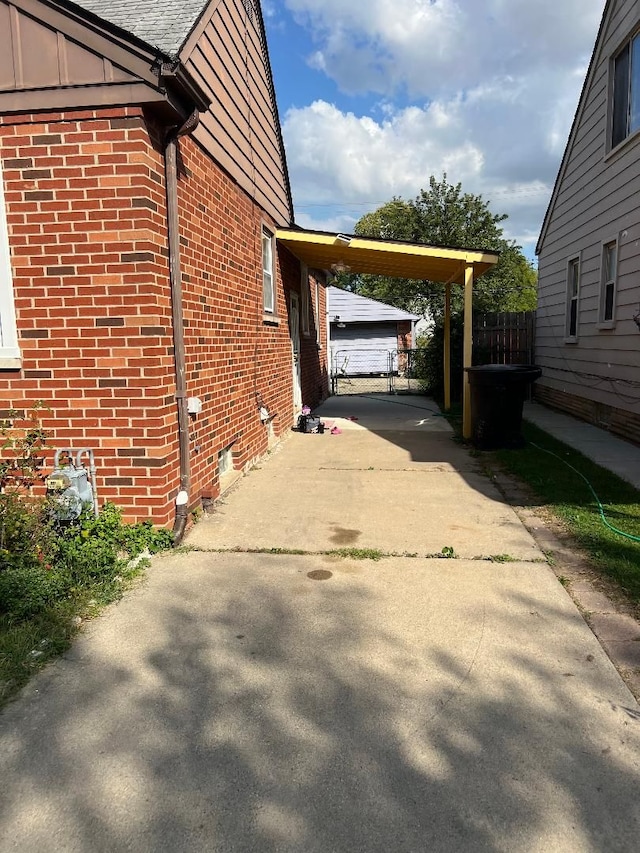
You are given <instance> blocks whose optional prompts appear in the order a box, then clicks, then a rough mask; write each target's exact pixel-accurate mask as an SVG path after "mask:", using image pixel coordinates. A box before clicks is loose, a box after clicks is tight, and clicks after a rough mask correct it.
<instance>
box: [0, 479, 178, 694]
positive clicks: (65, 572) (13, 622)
mask: <svg viewBox="0 0 640 853" xmlns="http://www.w3.org/2000/svg"><path fill="white" fill-rule="evenodd" d="M171 544H172V536H171V533H170V532H169V531H167V530H161V529H156V528H154V527H153V526H152V524H151V522H150V521H145V522H140V523H138V524H125V523H124V522H123V521H122V516H121V513H120V511H119V510H118V509H117V507H115V506H114V505H113V504H109V503H107V504H105V505H104V506H103V508H102V509H101V511H100V514H99V516H98V517H97V518H96V517H95V515H94V514H93V512H91V511H84V512H83V514H82V515H81V516H80V518H78V519H76V520H74V521H69V522H60V521H58V520H56V515H55V512H54V511H52V507H51V504H50V502H49V501H47V500H46V499H42V498H32V497H29V496H28V495H24V494H18V493H15V492H13V493H11V492H10V493H5V494H0V706H1V705H2V704H3V703H4V702H6V701H7V699H9V698H10V697H11V696H12V695H14V694H15V692H16V691H17V690H18V689H19V688H20V687H22V686H23V685H24V684H25V683H26V682H27V680H28V679H29V677H30V676H31V675H32V673H33V672H34V671H36V670H38V669H40V668H41V667H42V665H43V664H44V663H46V662H47V661H48V660H49V659H50V658H52V657H54V656H55V655H58V654H60V653H61V652H62V651H64V650H65V649H66V648H68V646H69V643H70V640H71V638H72V636H73V635H74V633H75V632H76V631H77V630H78V627H79V626H80V624H81V623H82V621H83V620H84V619H87V618H89V617H91V616H95V615H96V614H97V613H99V612H100V610H101V609H102V608H103V607H104V606H105V605H106V604H109V603H110V602H112V601H115V600H117V599H119V598H120V597H121V596H122V593H123V590H124V589H126V588H127V586H128V585H129V584H130V583H131V581H132V579H133V578H135V577H136V575H138V574H140V572H141V571H142V569H143V567H144V565H145V559H144V557H145V555H147V554H153V553H157V552H158V551H160V550H163V549H165V548H169V547H171ZM136 558H138V559H136Z"/></svg>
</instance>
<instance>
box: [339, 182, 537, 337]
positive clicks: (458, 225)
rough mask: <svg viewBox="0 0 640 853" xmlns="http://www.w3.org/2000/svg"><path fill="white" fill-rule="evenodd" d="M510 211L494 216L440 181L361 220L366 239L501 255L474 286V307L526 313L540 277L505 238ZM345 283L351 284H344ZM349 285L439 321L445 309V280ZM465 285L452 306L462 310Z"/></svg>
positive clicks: (456, 290)
mask: <svg viewBox="0 0 640 853" xmlns="http://www.w3.org/2000/svg"><path fill="white" fill-rule="evenodd" d="M506 218H507V216H506V214H494V213H492V212H491V210H490V209H489V203H488V202H486V201H485V200H484V199H483V198H482V196H477V195H472V194H471V193H463V191H462V185H461V184H459V183H458V184H456V185H452V184H449V183H448V182H447V176H446V174H445V175H443V177H442V180H440V181H437V180H436V179H435V177H433V176H431V178H430V179H429V189H428V190H425V189H422V190H420V192H419V193H418V195H417V196H416V198H415V199H412V200H410V201H405V200H403V199H401V198H393V199H392V200H391V201H389V202H387V203H386V204H384V205H382V207H379V208H378V209H377V210H374V211H373V212H372V213H367V214H365V215H364V216H363V217H362V218H361V219H360V220H359V221H358V223H357V224H356V227H355V233H356V234H358V235H359V236H362V237H378V238H382V239H391V240H401V241H408V242H419V243H427V244H429V245H432V246H440V247H446V248H451V249H458V248H466V249H484V250H488V251H492V252H498V253H500V260H499V261H498V263H497V265H496V266H495V267H494V269H492V270H491V271H490V272H488V273H486V274H485V275H484V276H482V277H481V278H479V279H478V280H477V281H476V282H475V284H474V308H475V309H476V310H478V311H482V312H485V311H526V310H530V309H533V308H535V305H536V282H537V275H536V272H535V270H534V269H533V267H532V266H531V264H530V263H529V262H528V261H527V259H526V258H525V256H524V255H523V254H522V251H521V249H520V247H519V246H517V245H516V244H515V243H514V242H513V241H510V240H507V239H506V238H505V237H504V230H503V228H502V227H501V223H502V222H504V220H505V219H506ZM345 284H346V282H345ZM346 286H347V287H348V288H349V289H351V290H354V291H356V292H357V293H361V294H362V295H364V296H371V297H372V298H374V299H379V300H380V301H381V302H387V303H389V304H391V305H395V306H397V307H398V308H403V309H404V310H407V311H413V312H415V313H418V314H424V315H427V314H429V315H431V316H432V317H433V318H434V319H435V320H436V321H437V320H438V319H439V318H440V317H441V316H442V314H443V311H444V287H443V286H442V284H441V283H433V282H428V281H413V280H409V279H392V278H387V277H385V276H376V275H360V276H351V277H350V281H349V283H348V284H346ZM462 299H463V295H462V289H461V288H460V287H453V288H452V310H453V312H454V313H455V312H458V311H460V310H461V309H462Z"/></svg>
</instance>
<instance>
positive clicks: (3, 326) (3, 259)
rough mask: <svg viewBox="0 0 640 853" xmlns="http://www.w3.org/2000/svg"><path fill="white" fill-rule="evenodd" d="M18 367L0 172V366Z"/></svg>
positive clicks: (16, 334) (9, 261)
mask: <svg viewBox="0 0 640 853" xmlns="http://www.w3.org/2000/svg"><path fill="white" fill-rule="evenodd" d="M1 367H20V349H19V347H18V330H17V327H16V309H15V305H14V301H13V276H12V273H11V258H10V255H9V231H8V228H7V210H6V207H5V201H4V181H3V180H2V173H1V172H0V368H1Z"/></svg>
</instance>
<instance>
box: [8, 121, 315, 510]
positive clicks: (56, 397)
mask: <svg viewBox="0 0 640 853" xmlns="http://www.w3.org/2000/svg"><path fill="white" fill-rule="evenodd" d="M156 136H158V134H157V133H156V132H155V129H154V126H153V124H152V123H150V122H149V121H148V120H145V117H144V115H143V113H142V111H141V110H138V109H120V110H100V111H88V112H82V113H78V112H77V113H68V114H58V115H51V114H47V115H41V116H20V117H5V118H3V119H2V124H1V126H0V156H1V158H2V165H3V173H4V181H5V193H6V204H7V216H8V226H9V234H10V245H11V258H12V268H13V276H14V282H13V283H14V293H15V298H16V312H17V318H18V333H19V343H20V347H21V349H22V355H23V365H22V370H21V371H3V372H2V376H1V377H0V408H2V409H9V408H17V409H25V408H28V407H29V406H30V405H31V404H32V403H33V402H34V401H35V400H43V401H44V402H45V403H46V404H47V405H48V406H49V407H50V408H51V414H50V415H47V416H46V417H45V420H44V426H45V428H46V429H47V430H48V431H49V433H50V435H51V437H52V438H51V444H52V445H53V446H54V447H66V446H68V445H72V446H74V447H84V446H86V447H91V448H93V449H94V450H95V453H96V461H97V465H98V486H99V490H100V498H101V499H110V500H113V501H115V502H116V503H118V504H119V505H121V506H122V507H123V508H124V510H125V514H126V516H127V517H128V518H131V519H134V518H143V517H147V516H148V515H152V516H153V517H154V519H155V520H156V521H157V522H158V523H160V524H169V523H170V522H171V520H172V517H173V499H174V497H175V494H176V492H177V488H178V442H177V417H176V404H175V399H174V392H175V378H174V364H173V349H172V344H173V341H172V329H171V301H170V290H169V276H168V261H167V257H168V250H167V233H166V202H165V184H164V167H163V157H162V152H161V150H160V146H159V145H158V144H157V142H154V140H155V137H156ZM181 153H182V158H183V165H184V168H183V170H182V176H181V180H180V191H179V195H180V204H181V218H180V226H181V253H182V261H183V271H184V296H185V312H184V319H185V349H186V358H187V367H188V375H187V385H188V393H189V395H190V396H198V397H200V398H201V399H202V400H203V404H204V408H203V412H202V414H200V415H198V416H195V417H194V419H193V421H192V424H191V426H192V428H191V434H190V443H191V451H192V453H191V460H192V478H193V487H194V488H193V490H192V498H193V500H194V501H197V499H198V498H199V497H200V496H202V495H207V496H212V497H215V495H216V494H217V490H218V482H217V463H218V459H217V458H218V453H219V451H220V450H222V449H223V448H224V447H227V446H228V445H229V444H233V450H234V464H235V465H236V466H237V467H242V466H243V465H244V464H246V463H247V462H248V461H250V460H251V459H253V458H256V457H257V456H260V455H261V454H262V453H264V452H265V450H266V449H267V443H268V434H267V432H268V428H267V427H266V426H265V425H263V424H262V423H261V422H260V419H259V417H258V405H257V404H258V401H259V400H262V402H264V404H265V405H266V406H267V407H268V408H269V410H270V412H271V413H272V414H273V415H274V419H273V428H274V430H275V432H276V434H282V433H283V432H285V431H286V430H288V429H289V427H290V426H291V422H292V399H291V344H290V340H289V332H288V325H287V300H286V291H287V289H290V288H296V287H298V288H299V286H300V272H299V268H297V261H295V259H292V258H291V257H290V256H289V257H288V258H287V259H286V261H285V260H283V259H282V258H280V262H281V263H280V264H279V271H278V288H277V293H278V314H279V318H280V323H279V325H269V326H267V325H265V324H264V323H263V322H262V312H261V299H262V295H261V294H262V273H261V267H262V264H261V246H260V229H261V223H262V213H261V211H260V210H259V209H258V208H257V207H256V206H255V205H254V204H253V203H252V202H251V200H250V199H249V198H248V197H247V196H246V195H245V194H244V193H243V192H241V191H240V190H239V188H238V187H237V186H236V185H235V184H234V183H233V182H232V181H231V180H230V178H229V177H228V176H226V175H225V174H224V173H223V172H222V171H221V170H220V169H218V168H217V167H216V166H215V164H213V163H212V162H211V161H210V160H208V159H207V158H206V157H205V155H204V154H203V153H202V152H201V151H200V149H199V148H198V147H197V146H196V145H195V144H194V143H193V142H192V141H191V140H190V139H186V140H182V142H181ZM268 224H269V223H268ZM280 267H281V269H280ZM296 268H297V269H296ZM317 352H318V351H317V349H316V362H318V359H317ZM316 369H317V371H318V372H319V373H321V372H322V368H321V367H320V365H319V362H318V363H317V365H316Z"/></svg>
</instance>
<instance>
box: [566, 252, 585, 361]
mask: <svg viewBox="0 0 640 853" xmlns="http://www.w3.org/2000/svg"><path fill="white" fill-rule="evenodd" d="M580 266H581V264H580V255H574V256H573V257H571V258H569V260H568V261H567V292H566V315H565V339H564V340H565V343H566V344H575V343H577V342H578V334H579V330H580ZM574 271H575V272H574ZM574 284H575V288H574ZM574 290H575V293H574ZM574 304H575V329H574V331H573V333H572V331H571V318H572V313H573V310H572V309H573V306H574Z"/></svg>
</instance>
